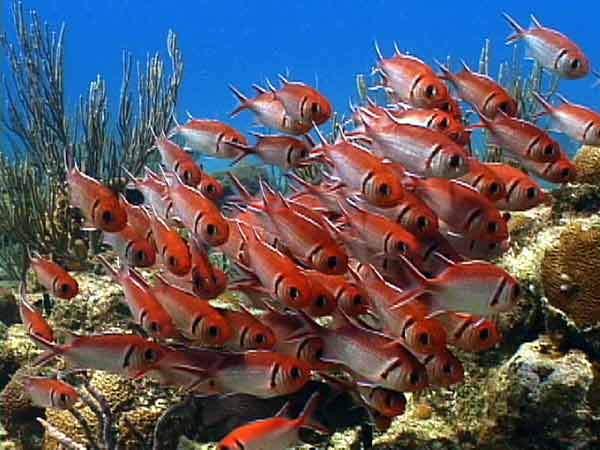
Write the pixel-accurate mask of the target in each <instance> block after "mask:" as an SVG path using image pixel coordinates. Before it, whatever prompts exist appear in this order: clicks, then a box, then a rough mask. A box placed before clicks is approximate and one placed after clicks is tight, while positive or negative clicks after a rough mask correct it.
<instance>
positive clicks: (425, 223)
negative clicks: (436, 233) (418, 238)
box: [417, 216, 429, 230]
mask: <svg viewBox="0 0 600 450" xmlns="http://www.w3.org/2000/svg"><path fill="white" fill-rule="evenodd" d="M417 227H419V230H425V229H427V228H428V227H429V219H428V218H427V217H425V216H419V217H417Z"/></svg>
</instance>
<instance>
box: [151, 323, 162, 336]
mask: <svg viewBox="0 0 600 450" xmlns="http://www.w3.org/2000/svg"><path fill="white" fill-rule="evenodd" d="M150 331H151V332H152V333H158V332H160V325H159V324H158V322H150Z"/></svg>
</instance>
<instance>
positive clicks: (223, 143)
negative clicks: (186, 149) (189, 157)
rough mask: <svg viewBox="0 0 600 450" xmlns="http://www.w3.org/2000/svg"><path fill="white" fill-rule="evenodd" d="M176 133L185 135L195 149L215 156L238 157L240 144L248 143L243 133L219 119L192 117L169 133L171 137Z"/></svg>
mask: <svg viewBox="0 0 600 450" xmlns="http://www.w3.org/2000/svg"><path fill="white" fill-rule="evenodd" d="M174 135H178V136H181V137H183V139H184V140H185V142H186V144H187V145H188V146H190V147H191V148H192V149H193V150H196V151H198V152H200V153H202V154H204V155H207V156H212V157H213V158H224V159H234V158H237V157H238V156H240V150H239V145H248V140H247V139H246V137H245V136H244V135H243V134H241V133H240V132H239V131H237V130H236V129H235V128H233V127H231V126H229V125H227V124H226V123H223V122H219V121H218V120H208V119H193V118H190V120H189V121H188V122H187V123H185V124H183V125H178V126H177V127H176V128H175V129H174V130H173V131H171V132H170V133H169V137H171V136H174Z"/></svg>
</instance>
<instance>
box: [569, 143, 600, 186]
mask: <svg viewBox="0 0 600 450" xmlns="http://www.w3.org/2000/svg"><path fill="white" fill-rule="evenodd" d="M573 162H574V163H575V167H577V181H578V182H580V183H589V184H598V182H599V181H600V148H598V147H591V146H589V145H584V146H583V147H581V148H580V149H579V151H578V152H577V155H575V159H574V161H573Z"/></svg>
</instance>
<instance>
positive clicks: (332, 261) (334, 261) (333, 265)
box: [327, 256, 338, 269]
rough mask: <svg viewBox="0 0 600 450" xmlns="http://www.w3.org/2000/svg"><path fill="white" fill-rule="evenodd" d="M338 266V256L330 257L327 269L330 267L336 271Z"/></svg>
mask: <svg viewBox="0 0 600 450" xmlns="http://www.w3.org/2000/svg"><path fill="white" fill-rule="evenodd" d="M337 265H338V259H337V256H330V257H329V258H327V267H329V268H330V269H335V268H336V267H337Z"/></svg>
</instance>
